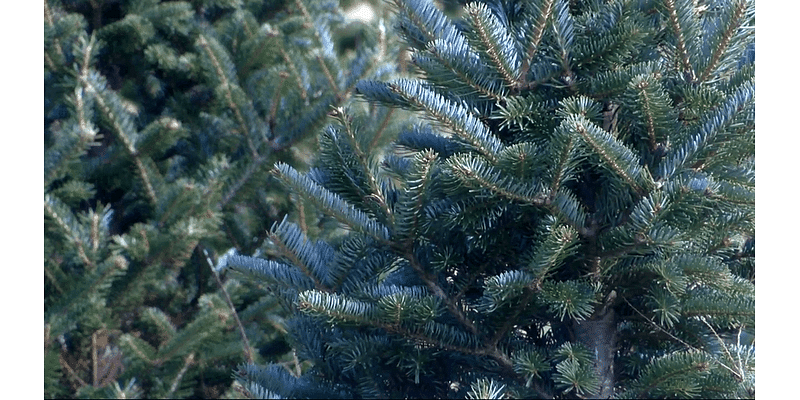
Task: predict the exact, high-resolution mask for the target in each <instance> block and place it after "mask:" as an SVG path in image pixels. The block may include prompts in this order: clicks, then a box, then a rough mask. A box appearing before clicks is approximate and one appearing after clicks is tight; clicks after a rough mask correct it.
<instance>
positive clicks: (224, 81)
mask: <svg viewBox="0 0 800 400" xmlns="http://www.w3.org/2000/svg"><path fill="white" fill-rule="evenodd" d="M197 42H198V44H199V45H200V48H202V49H203V51H204V52H205V53H206V56H207V57H208V58H209V60H211V64H212V65H213V66H214V71H215V72H216V75H217V79H219V81H220V87H221V88H222V89H223V90H224V91H225V99H226V100H227V102H228V108H229V109H230V110H231V111H233V114H234V116H235V117H236V122H237V123H238V124H239V131H240V132H241V135H242V136H243V137H244V138H245V140H247V146H248V147H249V148H250V154H251V155H252V157H253V159H258V158H259V154H258V150H257V149H256V146H255V144H254V143H253V141H252V140H250V128H249V126H248V125H247V122H245V120H244V116H243V115H242V110H240V109H239V106H238V105H237V104H236V102H235V101H234V99H233V92H232V91H231V86H232V85H234V84H235V83H233V82H230V81H229V80H228V75H227V74H226V73H225V71H224V69H223V68H222V64H221V62H220V60H219V59H218V57H217V55H216V54H214V49H212V45H211V43H209V41H208V39H207V38H206V36H205V35H202V34H201V35H199V36H198V38H197Z"/></svg>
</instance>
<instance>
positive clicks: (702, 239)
mask: <svg viewBox="0 0 800 400" xmlns="http://www.w3.org/2000/svg"><path fill="white" fill-rule="evenodd" d="M394 4H395V6H396V11H397V17H396V22H395V28H396V30H397V32H398V33H399V34H400V36H402V37H403V39H404V40H405V41H406V43H407V45H408V46H409V48H410V49H411V57H410V60H411V64H412V65H413V67H414V68H415V72H416V76H415V77H413V78H406V79H396V80H391V81H376V80H366V81H362V82H360V83H359V84H358V85H357V90H358V92H359V93H360V94H361V95H362V96H363V97H364V98H365V99H367V100H368V101H370V102H371V103H374V104H381V105H385V106H388V107H394V108H402V109H406V110H411V111H415V112H417V115H419V116H420V117H421V118H422V119H421V120H420V121H417V122H414V123H409V124H408V125H407V126H406V127H405V128H404V129H403V130H402V131H401V132H400V133H399V134H398V136H397V140H396V141H395V143H394V145H393V146H392V147H391V148H389V149H387V150H385V151H380V150H378V149H374V150H371V149H373V147H371V146H370V143H371V142H372V140H373V137H374V135H375V132H376V129H375V128H374V127H373V126H371V124H369V123H365V122H364V121H362V120H361V118H359V117H358V116H354V115H352V112H350V111H348V110H347V109H345V108H339V109H337V112H336V113H335V117H336V123H334V124H332V125H331V126H329V127H328V128H327V129H325V130H324V131H323V133H322V134H321V136H320V146H321V149H320V151H319V154H318V155H317V159H316V164H315V168H313V169H311V170H310V171H309V172H308V173H300V172H298V171H297V170H296V169H294V168H292V167H291V166H289V165H287V164H285V163H277V164H276V167H275V170H274V173H275V175H276V176H277V177H278V178H279V179H280V180H281V181H282V182H283V183H284V184H285V186H286V187H288V188H290V189H291V190H292V191H293V192H294V193H296V194H297V195H299V196H301V197H303V198H305V199H307V200H308V201H310V202H313V203H314V204H315V205H316V209H317V210H319V211H320V212H321V213H323V214H325V215H326V216H327V217H326V218H328V219H329V220H331V221H336V222H337V223H339V224H340V225H341V226H343V227H345V228H346V229H347V234H345V235H341V236H331V235H327V236H325V237H321V238H314V237H310V236H309V235H310V234H309V233H308V232H307V229H306V228H305V226H304V224H302V223H301V224H295V223H292V222H290V221H289V220H288V219H284V220H283V221H282V222H280V223H277V224H275V225H274V226H273V228H272V229H271V230H270V233H269V246H271V247H270V248H272V249H274V251H273V254H276V255H277V256H276V257H271V258H263V257H249V256H240V255H233V256H230V257H227V258H226V259H224V260H222V262H221V263H220V265H219V266H220V267H226V268H227V269H228V270H233V271H235V272H237V273H240V274H244V275H246V276H249V277H250V279H252V280H254V281H257V282H262V283H264V284H265V285H269V287H270V288H271V290H272V291H273V292H275V293H277V294H278V295H279V296H281V298H282V299H283V300H284V302H285V304H287V305H288V306H289V308H290V310H291V311H292V312H293V315H294V316H293V318H291V319H290V320H289V322H288V323H287V326H288V327H289V329H288V331H289V335H290V337H291V343H292V345H293V346H294V348H295V349H296V351H297V354H298V356H299V357H300V358H301V359H303V360H307V361H309V362H310V363H309V364H308V365H309V366H308V367H307V368H306V369H305V371H304V373H303V374H302V375H301V376H295V375H292V374H290V373H288V372H287V371H286V370H285V369H284V368H282V367H281V366H279V365H266V366H259V365H255V364H248V365H243V366H241V367H240V368H239V370H238V371H237V373H236V374H237V377H238V379H239V381H240V382H241V384H242V385H243V386H244V387H245V388H246V389H247V390H248V392H249V393H250V394H251V395H252V396H254V397H262V398H263V397H275V396H280V397H290V398H291V397H356V398H359V397H362V398H407V397H423V398H434V397H469V398H502V397H521V398H572V397H578V398H586V397H594V398H609V397H617V398H671V397H687V398H723V397H734V398H741V397H754V396H755V346H754V344H755V307H754V304H755V222H754V214H755V158H754V154H755V144H754V143H755V122H754V113H755V99H754V92H755V83H754V70H755V60H754V58H755V47H754V34H755V32H754V18H755V16H754V5H753V2H751V1H746V0H720V1H691V0H653V1H648V0H644V1H639V0H619V1H602V0H585V1H567V0H519V1H515V0H490V1H484V2H472V3H469V4H467V5H465V6H464V7H463V9H462V10H461V12H460V13H458V14H457V15H452V16H449V15H446V14H445V13H443V12H442V11H440V9H439V8H437V7H436V6H435V5H434V4H432V3H430V2H429V1H426V0H395V1H394ZM301 222H302V221H301Z"/></svg>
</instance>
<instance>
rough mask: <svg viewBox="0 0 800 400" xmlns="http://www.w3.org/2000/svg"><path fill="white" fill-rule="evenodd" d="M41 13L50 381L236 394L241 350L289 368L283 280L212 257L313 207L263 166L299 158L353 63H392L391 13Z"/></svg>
mask: <svg viewBox="0 0 800 400" xmlns="http://www.w3.org/2000/svg"><path fill="white" fill-rule="evenodd" d="M44 16H45V18H44V25H45V26H44V32H45V34H44V36H45V47H44V50H45V51H44V52H45V149H44V150H45V166H44V167H45V168H44V175H45V179H44V214H45V265H44V267H45V268H44V269H45V299H44V301H45V316H44V319H45V321H44V322H45V330H46V335H45V336H46V337H45V396H46V397H88V398H93V397H116V398H119V397H125V398H136V397H221V396H226V397H236V396H240V393H238V392H237V391H236V390H237V389H236V388H237V386H236V385H235V384H234V383H233V379H232V377H231V370H232V368H233V366H235V365H236V364H237V363H240V362H283V363H286V365H294V366H295V367H296V371H297V372H296V373H300V369H301V365H300V364H299V362H298V361H297V359H296V357H294V356H293V355H292V352H291V351H290V350H291V347H290V345H289V344H288V343H287V341H286V338H285V335H284V333H285V331H286V327H285V322H284V320H283V317H284V316H285V315H286V314H285V313H286V312H285V311H284V310H283V309H282V308H281V304H282V303H281V301H283V299H282V298H280V297H279V296H278V297H276V296H275V295H274V294H271V293H263V292H262V291H261V290H257V289H259V285H258V284H251V283H241V282H239V281H237V280H235V279H227V278H222V277H220V276H219V275H218V271H217V270H216V269H215V266H216V264H217V262H216V261H215V260H216V259H217V258H218V257H219V256H221V255H222V254H224V253H226V252H228V251H229V250H231V249H232V250H235V251H238V252H241V253H243V254H254V253H256V252H259V251H262V250H261V247H262V244H263V242H264V240H265V239H266V238H267V232H268V228H269V227H270V226H271V225H272V224H273V223H274V222H276V220H277V219H278V217H279V216H281V215H283V214H286V213H289V212H295V211H294V210H295V209H297V212H298V213H300V214H301V215H304V213H307V214H309V216H308V218H309V221H315V219H316V214H315V213H313V210H305V205H304V204H302V202H300V201H298V200H297V199H294V200H293V199H290V198H289V197H288V196H286V194H285V191H284V189H283V188H282V187H280V185H278V184H276V182H275V181H274V178H273V177H272V176H271V175H270V170H271V168H272V165H273V164H274V163H275V162H277V161H280V162H283V163H286V165H287V166H288V165H293V166H295V167H296V168H299V169H301V170H304V169H306V168H307V163H308V160H309V153H310V152H311V151H312V149H313V148H314V146H315V140H314V139H315V136H316V133H317V131H318V129H319V128H321V127H322V126H323V125H324V124H325V122H326V121H327V119H328V118H329V116H328V113H329V112H330V111H331V110H333V109H336V108H339V107H342V106H344V105H346V104H348V102H349V99H350V97H351V94H352V92H353V90H354V87H355V83H356V82H357V81H358V80H360V79H363V78H381V77H388V76H389V75H390V74H392V73H393V71H394V70H395V67H394V65H393V64H392V63H387V61H391V60H390V59H389V58H388V54H390V52H392V53H394V52H396V50H393V47H392V46H393V45H392V43H391V41H390V40H389V38H387V37H386V33H385V29H384V28H383V25H382V22H381V21H380V20H378V19H376V21H378V23H377V24H375V25H374V26H366V25H365V24H363V23H360V22H356V21H352V20H346V19H345V18H343V16H342V13H341V10H340V9H339V7H338V4H337V3H336V2H333V1H324V2H318V1H312V2H303V1H292V2H284V1H276V2H271V1H252V0H246V1H214V0H209V1H204V0H197V1H191V2H190V1H156V0H132V1H125V2H120V1H70V2H59V1H46V2H45V15H44ZM368 112H369V113H371V114H370V115H373V116H376V118H377V117H378V116H380V117H381V118H382V119H376V121H382V123H383V124H384V125H390V120H391V118H390V117H391V113H390V112H386V111H380V110H376V109H374V108H373V109H372V110H369V111H368ZM377 143H380V141H377V142H376V144H377ZM296 206H297V208H295V207H296ZM322 230H323V229H322V228H318V229H316V232H319V231H322ZM292 250H297V249H296V248H293V249H292ZM265 326H269V327H270V328H269V329H266V330H264V329H261V328H263V327H265Z"/></svg>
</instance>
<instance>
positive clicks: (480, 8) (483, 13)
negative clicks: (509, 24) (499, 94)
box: [465, 3, 519, 87]
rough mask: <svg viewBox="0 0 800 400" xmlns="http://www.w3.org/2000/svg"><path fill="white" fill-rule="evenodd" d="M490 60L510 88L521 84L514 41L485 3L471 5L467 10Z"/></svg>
mask: <svg viewBox="0 0 800 400" xmlns="http://www.w3.org/2000/svg"><path fill="white" fill-rule="evenodd" d="M465 11H466V13H467V16H468V20H469V21H470V23H471V24H472V27H473V29H474V30H475V32H476V34H477V36H478V38H479V40H480V43H481V44H482V45H483V47H484V49H485V52H486V54H487V55H488V56H489V59H491V60H492V64H493V66H494V67H495V69H496V70H497V71H498V72H499V73H500V75H501V76H502V77H503V79H505V81H506V84H507V85H508V86H509V87H515V86H517V85H518V84H519V81H518V79H519V77H518V71H517V70H516V69H517V54H516V48H515V47H514V42H513V39H512V38H511V37H510V36H509V34H508V32H507V31H506V30H505V27H503V26H502V25H501V24H500V23H499V22H498V21H497V19H496V18H495V16H494V15H493V14H492V12H491V11H489V8H488V7H487V6H486V5H485V4H484V3H469V4H468V5H467V7H466V9H465Z"/></svg>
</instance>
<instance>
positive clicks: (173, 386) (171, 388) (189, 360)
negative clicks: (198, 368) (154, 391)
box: [165, 353, 194, 398]
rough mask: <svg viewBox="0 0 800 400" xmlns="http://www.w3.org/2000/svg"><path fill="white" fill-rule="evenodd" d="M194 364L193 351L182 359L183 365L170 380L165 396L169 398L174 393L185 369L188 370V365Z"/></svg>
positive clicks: (184, 373)
mask: <svg viewBox="0 0 800 400" xmlns="http://www.w3.org/2000/svg"><path fill="white" fill-rule="evenodd" d="M192 364H194V353H191V354H189V355H188V356H186V358H185V359H184V361H183V367H181V370H180V371H178V375H176V376H175V379H173V380H172V384H171V385H170V386H169V391H168V392H167V394H166V396H165V398H171V397H173V396H174V395H175V391H176V390H178V385H180V383H181V381H182V380H183V376H184V375H186V371H188V370H189V367H190V366H192Z"/></svg>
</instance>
